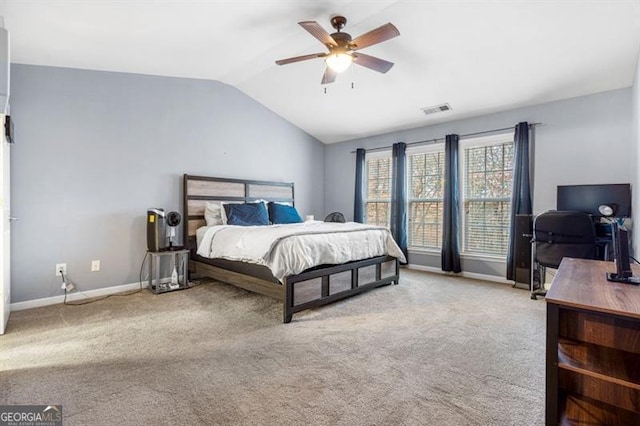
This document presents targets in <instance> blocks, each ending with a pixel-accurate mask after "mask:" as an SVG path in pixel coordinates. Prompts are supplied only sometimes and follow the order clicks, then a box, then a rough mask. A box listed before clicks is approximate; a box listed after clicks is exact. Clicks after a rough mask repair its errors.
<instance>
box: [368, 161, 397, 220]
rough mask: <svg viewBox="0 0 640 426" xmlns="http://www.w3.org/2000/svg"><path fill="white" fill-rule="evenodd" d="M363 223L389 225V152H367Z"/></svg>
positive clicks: (390, 172)
mask: <svg viewBox="0 0 640 426" xmlns="http://www.w3.org/2000/svg"><path fill="white" fill-rule="evenodd" d="M367 157H368V158H367V159H366V194H365V223H368V224H371V225H378V226H386V227H389V225H390V215H391V174H392V170H391V169H392V166H391V153H389V152H385V153H376V154H373V155H371V154H367Z"/></svg>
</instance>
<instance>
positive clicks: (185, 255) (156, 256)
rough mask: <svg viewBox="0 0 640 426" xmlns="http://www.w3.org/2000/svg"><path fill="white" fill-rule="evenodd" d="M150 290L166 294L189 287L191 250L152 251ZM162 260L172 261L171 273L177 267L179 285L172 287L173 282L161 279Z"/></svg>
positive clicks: (150, 253)
mask: <svg viewBox="0 0 640 426" xmlns="http://www.w3.org/2000/svg"><path fill="white" fill-rule="evenodd" d="M149 255H150V259H149V290H151V291H152V292H154V293H155V294H158V293H166V292H168V291H173V290H181V289H184V288H188V287H189V278H188V272H187V271H188V268H189V250H186V249H185V250H167V251H150V252H149ZM162 258H167V259H169V260H170V261H171V264H170V265H169V266H170V271H173V268H174V267H175V268H176V270H177V271H178V284H177V285H175V284H174V285H172V284H171V282H170V281H169V282H165V281H166V280H161V279H160V266H161V264H162V262H161V260H162Z"/></svg>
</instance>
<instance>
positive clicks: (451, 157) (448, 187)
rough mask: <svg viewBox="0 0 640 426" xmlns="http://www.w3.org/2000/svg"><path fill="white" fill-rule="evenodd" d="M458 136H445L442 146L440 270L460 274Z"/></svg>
mask: <svg viewBox="0 0 640 426" xmlns="http://www.w3.org/2000/svg"><path fill="white" fill-rule="evenodd" d="M458 139H459V137H458V135H447V138H446V140H445V144H444V162H445V163H444V209H443V210H444V211H443V216H444V217H443V224H442V225H443V226H442V259H441V261H442V270H443V271H448V272H462V268H461V267H460V247H459V244H458V233H459V226H458V223H459V221H460V214H459V205H460V204H459V201H460V194H459V192H460V189H459V188H460V184H459V182H458Z"/></svg>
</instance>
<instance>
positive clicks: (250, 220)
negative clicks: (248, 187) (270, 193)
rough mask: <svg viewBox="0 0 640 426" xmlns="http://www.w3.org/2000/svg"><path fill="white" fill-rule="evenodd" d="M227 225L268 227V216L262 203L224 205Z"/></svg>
mask: <svg viewBox="0 0 640 426" xmlns="http://www.w3.org/2000/svg"><path fill="white" fill-rule="evenodd" d="M224 210H225V212H226V213H227V225H239V226H254V225H268V224H269V214H268V213H267V208H266V207H265V205H264V203H262V202H260V203H244V204H225V205H224Z"/></svg>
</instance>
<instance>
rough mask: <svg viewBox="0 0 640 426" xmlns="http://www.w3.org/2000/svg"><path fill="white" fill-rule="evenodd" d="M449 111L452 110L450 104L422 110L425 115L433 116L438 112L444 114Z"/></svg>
mask: <svg viewBox="0 0 640 426" xmlns="http://www.w3.org/2000/svg"><path fill="white" fill-rule="evenodd" d="M449 110H451V105H449V104H441V105H436V106H432V107H426V108H422V112H424V115H431V114H435V113H437V112H444V111H449Z"/></svg>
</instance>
